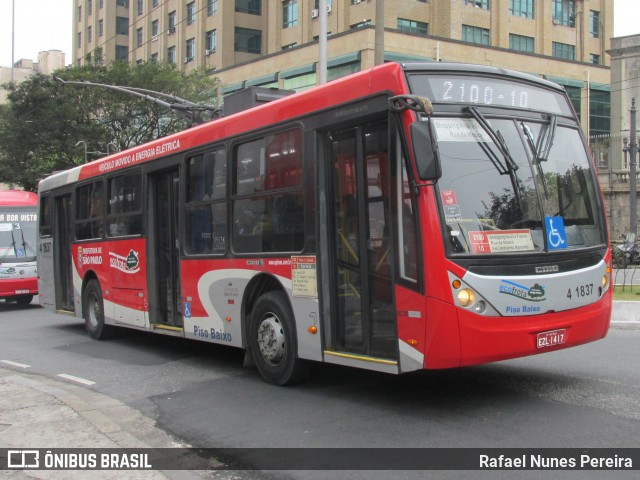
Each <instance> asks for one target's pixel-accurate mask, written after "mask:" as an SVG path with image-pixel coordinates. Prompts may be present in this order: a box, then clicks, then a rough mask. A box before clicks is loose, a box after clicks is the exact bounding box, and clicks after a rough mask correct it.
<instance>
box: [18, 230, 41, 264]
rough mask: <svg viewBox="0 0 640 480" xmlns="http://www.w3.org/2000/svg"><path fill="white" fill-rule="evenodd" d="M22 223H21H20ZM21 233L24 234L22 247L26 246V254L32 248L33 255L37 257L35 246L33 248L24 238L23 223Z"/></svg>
mask: <svg viewBox="0 0 640 480" xmlns="http://www.w3.org/2000/svg"><path fill="white" fill-rule="evenodd" d="M18 225H20V224H18ZM20 235H21V236H22V247H23V248H24V255H25V257H26V256H27V251H28V250H31V251H32V252H33V256H34V257H35V256H36V254H37V252H36V250H35V248H33V247H32V246H31V245H29V243H28V242H27V241H26V240H25V239H24V230H23V229H22V225H20Z"/></svg>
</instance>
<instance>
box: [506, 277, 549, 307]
mask: <svg viewBox="0 0 640 480" xmlns="http://www.w3.org/2000/svg"><path fill="white" fill-rule="evenodd" d="M500 293H504V294H505V295H511V296H512V297H517V298H521V299H523V300H528V301H530V302H542V301H544V300H546V298H545V295H546V293H545V291H544V287H543V286H542V285H540V284H539V283H536V284H534V285H533V286H532V287H527V286H525V285H520V284H518V283H515V282H511V281H509V280H502V283H501V284H500Z"/></svg>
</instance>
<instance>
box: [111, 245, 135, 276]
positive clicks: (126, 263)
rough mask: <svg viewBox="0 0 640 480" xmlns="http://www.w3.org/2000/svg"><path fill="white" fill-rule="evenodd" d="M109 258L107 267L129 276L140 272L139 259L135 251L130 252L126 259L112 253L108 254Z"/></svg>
mask: <svg viewBox="0 0 640 480" xmlns="http://www.w3.org/2000/svg"><path fill="white" fill-rule="evenodd" d="M109 256H110V257H111V258H110V259H109V266H110V267H111V268H115V269H116V270H120V271H121V272H124V273H129V274H133V273H137V272H139V271H140V257H139V255H138V252H136V251H135V250H130V251H129V255H127V256H126V257H123V256H122V255H118V254H117V253H113V252H109Z"/></svg>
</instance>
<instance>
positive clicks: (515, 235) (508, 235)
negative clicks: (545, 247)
mask: <svg viewBox="0 0 640 480" xmlns="http://www.w3.org/2000/svg"><path fill="white" fill-rule="evenodd" d="M469 239H470V240H471V251H472V252H473V253H505V252H527V251H531V250H533V249H534V246H533V239H532V238H531V231H529V230H496V231H480V232H469Z"/></svg>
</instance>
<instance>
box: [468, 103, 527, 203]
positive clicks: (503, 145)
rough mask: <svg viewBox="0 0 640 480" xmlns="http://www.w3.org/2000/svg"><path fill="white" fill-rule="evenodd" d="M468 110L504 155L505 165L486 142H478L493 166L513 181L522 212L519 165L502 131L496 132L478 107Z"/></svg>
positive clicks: (512, 184)
mask: <svg viewBox="0 0 640 480" xmlns="http://www.w3.org/2000/svg"><path fill="white" fill-rule="evenodd" d="M466 110H467V111H468V112H469V113H470V114H471V116H472V117H473V118H474V119H475V120H476V121H477V122H478V123H479V124H480V126H481V127H482V128H483V129H484V131H485V132H486V133H487V135H489V138H491V140H492V141H493V143H494V145H495V146H496V148H497V149H498V150H499V151H500V153H501V154H502V157H503V158H504V165H503V164H502V163H501V162H500V159H499V158H498V156H497V155H496V154H495V153H494V151H493V149H492V148H491V147H489V146H488V145H487V144H486V143H485V142H478V144H479V145H480V147H481V148H482V150H484V152H485V153H486V154H487V156H488V157H489V159H490V160H491V162H492V163H493V165H494V166H495V167H496V170H498V172H499V173H500V175H509V178H510V179H511V186H512V187H513V193H514V195H515V199H516V202H517V204H518V208H519V209H520V211H521V212H522V202H521V200H520V199H521V198H522V195H521V191H520V183H519V182H518V177H517V176H516V170H518V165H517V164H516V162H515V160H514V159H513V157H512V156H511V152H509V148H508V147H507V142H506V141H505V140H504V136H503V135H502V132H500V130H497V131H496V130H494V129H493V127H492V126H491V125H489V122H487V119H486V118H484V115H482V113H480V111H479V110H478V109H477V108H476V107H467V108H466Z"/></svg>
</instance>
